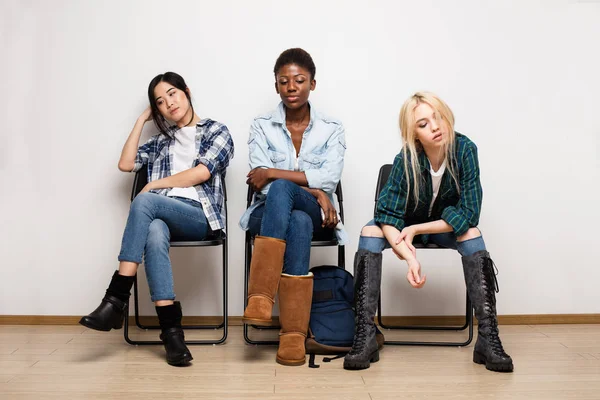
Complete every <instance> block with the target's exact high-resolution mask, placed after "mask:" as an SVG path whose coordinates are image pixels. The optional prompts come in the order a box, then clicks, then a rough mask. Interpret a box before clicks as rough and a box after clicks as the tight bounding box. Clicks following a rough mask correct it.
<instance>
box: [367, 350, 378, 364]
mask: <svg viewBox="0 0 600 400" xmlns="http://www.w3.org/2000/svg"><path fill="white" fill-rule="evenodd" d="M369 361H370V362H372V363H374V362H377V361H379V350H377V351H376V352H375V353H373V354H372V355H371V359H370V360H369Z"/></svg>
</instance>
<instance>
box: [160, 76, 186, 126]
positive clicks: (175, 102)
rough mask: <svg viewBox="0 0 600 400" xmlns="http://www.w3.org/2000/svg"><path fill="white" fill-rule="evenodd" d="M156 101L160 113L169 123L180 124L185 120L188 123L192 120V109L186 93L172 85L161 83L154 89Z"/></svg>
mask: <svg viewBox="0 0 600 400" xmlns="http://www.w3.org/2000/svg"><path fill="white" fill-rule="evenodd" d="M154 101H155V103H156V106H157V107H158V111H160V113H161V114H162V116H163V117H165V118H166V119H168V120H169V121H173V122H175V123H178V122H179V121H183V120H185V121H186V123H187V122H188V120H189V119H190V116H189V113H190V112H191V107H190V102H189V100H188V99H187V96H186V95H185V92H184V91H183V90H179V89H177V88H176V87H175V86H173V85H171V84H170V83H167V82H160V83H159V84H158V85H156V87H155V88H154Z"/></svg>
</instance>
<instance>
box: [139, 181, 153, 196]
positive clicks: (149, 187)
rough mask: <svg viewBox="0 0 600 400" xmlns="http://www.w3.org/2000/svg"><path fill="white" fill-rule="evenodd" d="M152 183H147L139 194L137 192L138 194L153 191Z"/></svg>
mask: <svg viewBox="0 0 600 400" xmlns="http://www.w3.org/2000/svg"><path fill="white" fill-rule="evenodd" d="M152 183H153V182H148V183H147V184H146V186H144V187H143V188H142V190H140V192H139V193H138V194H142V193H146V192H149V191H151V190H152V189H154V185H152Z"/></svg>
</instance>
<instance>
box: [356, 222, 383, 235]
mask: <svg viewBox="0 0 600 400" xmlns="http://www.w3.org/2000/svg"><path fill="white" fill-rule="evenodd" d="M360 235H361V236H365V237H380V238H382V237H383V231H382V230H381V228H380V227H378V226H377V225H366V226H363V228H362V230H361V231H360Z"/></svg>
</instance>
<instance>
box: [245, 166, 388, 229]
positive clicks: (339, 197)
mask: <svg viewBox="0 0 600 400" xmlns="http://www.w3.org/2000/svg"><path fill="white" fill-rule="evenodd" d="M388 174H389V173H388ZM335 196H336V197H337V200H338V204H339V206H340V210H339V211H340V218H341V219H342V224H343V223H344V195H343V192H342V181H339V182H338V184H337V186H336V188H335ZM253 197H254V192H253V191H252V188H251V187H250V186H248V193H247V194H246V208H248V207H250V206H251V205H252V199H253Z"/></svg>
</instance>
